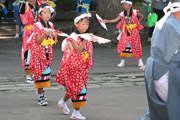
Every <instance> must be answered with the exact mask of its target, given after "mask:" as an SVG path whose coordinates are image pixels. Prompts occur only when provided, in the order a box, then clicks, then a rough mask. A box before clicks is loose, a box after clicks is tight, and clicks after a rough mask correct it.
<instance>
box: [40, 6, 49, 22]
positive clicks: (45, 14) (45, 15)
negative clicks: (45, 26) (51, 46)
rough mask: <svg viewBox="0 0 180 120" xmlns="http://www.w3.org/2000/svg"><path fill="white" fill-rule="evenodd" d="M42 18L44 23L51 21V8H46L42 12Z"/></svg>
mask: <svg viewBox="0 0 180 120" xmlns="http://www.w3.org/2000/svg"><path fill="white" fill-rule="evenodd" d="M40 17H41V19H42V20H44V21H49V19H50V18H51V11H50V9H49V8H45V9H43V10H42V12H41V14H40Z"/></svg>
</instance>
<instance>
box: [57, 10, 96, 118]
mask: <svg viewBox="0 0 180 120" xmlns="http://www.w3.org/2000/svg"><path fill="white" fill-rule="evenodd" d="M90 17H91V14H90V13H88V14H87V13H83V14H82V13H79V14H78V16H77V17H76V18H75V19H74V25H75V27H76V28H75V31H74V32H73V33H72V34H71V35H70V37H69V38H67V39H66V41H67V42H68V44H67V46H66V49H65V53H64V56H63V59H62V62H61V65H62V67H61V69H60V70H59V72H58V74H57V76H56V81H57V82H58V83H59V84H61V85H62V86H64V87H66V90H67V92H66V94H65V96H64V97H63V98H62V99H61V100H60V101H59V102H58V105H59V107H60V110H61V111H62V112H63V113H64V114H69V113H70V111H69V108H68V107H67V105H66V101H67V100H68V99H69V98H71V99H72V103H73V108H74V111H73V113H72V116H71V117H70V119H78V120H85V119H86V118H85V117H84V116H82V115H81V114H80V112H79V110H80V107H85V106H86V90H87V80H88V71H89V70H88V68H89V67H91V66H92V53H93V46H92V42H90V41H87V40H85V39H82V38H80V37H79V36H78V35H77V34H83V33H85V32H86V31H87V30H88V27H89V22H90V21H89V18H90Z"/></svg>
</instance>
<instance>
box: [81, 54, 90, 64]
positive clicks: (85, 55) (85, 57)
mask: <svg viewBox="0 0 180 120" xmlns="http://www.w3.org/2000/svg"><path fill="white" fill-rule="evenodd" d="M82 56H83V60H84V62H86V59H87V58H88V57H89V53H82Z"/></svg>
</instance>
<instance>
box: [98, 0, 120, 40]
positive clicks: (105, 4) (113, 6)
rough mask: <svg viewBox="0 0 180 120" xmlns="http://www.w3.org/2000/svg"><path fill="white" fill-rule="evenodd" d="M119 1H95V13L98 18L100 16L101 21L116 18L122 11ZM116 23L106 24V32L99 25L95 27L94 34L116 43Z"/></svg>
mask: <svg viewBox="0 0 180 120" xmlns="http://www.w3.org/2000/svg"><path fill="white" fill-rule="evenodd" d="M120 1H121V0H96V2H97V7H96V12H97V14H98V15H99V16H101V18H102V19H107V20H110V19H114V18H116V17H117V15H118V14H119V13H120V12H121V11H122V6H121V3H120ZM117 24H118V22H117V23H109V24H106V26H107V28H108V31H106V30H105V29H103V28H102V27H101V25H97V27H96V30H97V31H96V34H97V35H99V36H102V37H104V38H108V39H110V40H112V41H113V42H115V43H117V42H118V41H117V39H116V38H117V36H118V34H117V32H116V31H117V29H116V25H117Z"/></svg>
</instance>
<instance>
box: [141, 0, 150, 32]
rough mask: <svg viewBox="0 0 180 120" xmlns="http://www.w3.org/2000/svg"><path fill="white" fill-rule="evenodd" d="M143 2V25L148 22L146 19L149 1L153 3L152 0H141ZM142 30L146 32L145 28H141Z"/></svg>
mask: <svg viewBox="0 0 180 120" xmlns="http://www.w3.org/2000/svg"><path fill="white" fill-rule="evenodd" d="M141 2H142V5H143V6H142V9H141V14H142V15H143V16H144V17H143V19H142V21H141V25H143V26H144V25H145V23H146V20H147V16H148V10H147V8H148V5H149V3H151V2H152V1H151V0H141ZM141 31H142V32H144V29H143V30H141Z"/></svg>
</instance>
